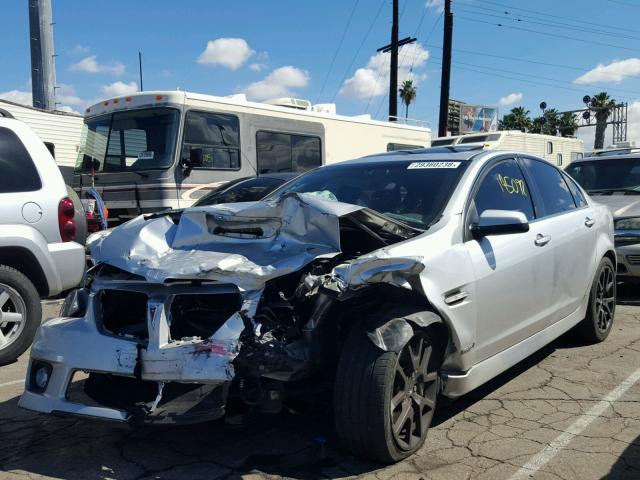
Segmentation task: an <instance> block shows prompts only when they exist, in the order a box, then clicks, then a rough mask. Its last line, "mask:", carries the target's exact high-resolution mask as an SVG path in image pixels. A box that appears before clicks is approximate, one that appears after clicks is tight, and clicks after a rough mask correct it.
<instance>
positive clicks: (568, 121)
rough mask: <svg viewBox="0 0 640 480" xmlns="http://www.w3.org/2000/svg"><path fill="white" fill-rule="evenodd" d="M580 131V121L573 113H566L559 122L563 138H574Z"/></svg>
mask: <svg viewBox="0 0 640 480" xmlns="http://www.w3.org/2000/svg"><path fill="white" fill-rule="evenodd" d="M577 129H578V119H577V118H576V116H575V114H573V113H571V112H564V113H563V114H562V115H561V116H560V119H559V120H558V130H559V131H560V135H561V136H563V137H573V136H575V134H576V130H577Z"/></svg>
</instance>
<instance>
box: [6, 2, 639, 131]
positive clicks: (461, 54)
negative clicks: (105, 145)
mask: <svg viewBox="0 0 640 480" xmlns="http://www.w3.org/2000/svg"><path fill="white" fill-rule="evenodd" d="M52 2H53V17H54V22H55V26H54V36H55V37H54V43H55V49H56V53H57V54H58V57H57V59H56V68H57V81H58V84H59V85H60V87H61V88H60V89H59V90H58V97H59V98H58V100H59V101H60V102H61V104H62V105H63V106H66V107H68V108H71V109H73V110H77V111H82V109H83V108H84V107H85V106H86V105H87V104H89V103H92V102H94V101H97V100H99V99H101V98H104V97H108V96H113V95H119V94H123V93H126V92H128V91H131V90H135V89H137V88H138V87H139V85H138V69H137V53H138V50H141V51H142V52H143V60H144V87H145V90H149V89H175V88H180V89H184V90H193V91H197V92H204V93H211V94H216V95H227V94H231V93H236V92H246V93H248V94H249V96H250V97H253V98H255V99H263V98H265V97H269V96H281V95H280V94H283V95H285V94H286V95H293V96H296V97H300V98H308V99H310V100H311V101H312V102H313V103H318V102H320V103H325V102H331V101H334V102H335V103H337V108H338V112H339V113H345V114H361V113H370V114H372V115H373V116H376V117H378V118H383V117H384V116H385V115H386V109H387V100H386V92H387V90H388V88H387V87H386V85H387V84H386V82H387V76H388V75H387V72H388V59H387V58H386V57H383V56H379V55H378V56H376V48H378V47H380V46H382V45H385V44H386V43H388V41H389V34H390V17H391V0H358V1H357V3H356V0H322V1H320V0H279V1H276V0H272V1H264V0H263V1H253V0H236V1H226V2H223V1H211V0H210V1H204V0H183V1H182V2H176V1H175V0H172V1H168V0H155V1H153V2H151V1H136V2H133V1H123V0H91V1H82V2H81V1H72V0H52ZM2 3H3V5H2V18H3V22H2V23H3V28H2V29H1V31H0V39H1V40H2V45H4V46H5V47H3V48H2V49H1V50H0V65H2V75H0V96H1V97H4V98H9V99H13V100H18V101H29V98H28V95H29V92H30V86H29V77H30V63H29V42H28V38H29V33H28V15H27V2H26V1H24V0H4V1H3V2H2ZM453 5H454V6H453V11H454V18H455V20H454V21H455V26H454V65H453V73H452V84H451V96H452V98H456V99H460V100H463V101H466V102H470V103H479V104H486V105H498V106H499V107H500V109H501V113H504V112H507V111H508V110H509V109H510V108H511V107H513V106H516V105H522V106H524V107H526V108H527V109H529V110H531V112H532V114H538V113H539V109H538V104H539V103H540V101H542V100H545V101H546V102H547V104H548V105H549V106H550V107H556V108H558V109H560V110H564V109H571V108H579V107H581V99H582V97H583V95H585V94H592V93H596V92H598V91H600V90H602V89H603V88H604V89H606V90H607V91H609V92H610V93H611V94H612V96H614V97H615V98H617V99H619V100H627V101H629V102H630V105H632V106H633V108H632V109H631V114H630V116H631V117H632V120H634V122H635V120H638V124H640V102H639V103H637V104H635V103H633V102H635V101H637V100H640V27H638V26H637V19H638V18H640V1H638V0H562V1H558V0H538V1H536V2H522V1H519V0H494V1H491V2H490V1H488V0H487V1H485V0H455V1H454V2H453ZM354 6H355V10H354ZM400 10H401V12H402V16H401V22H400V35H401V37H404V36H414V35H415V36H417V37H418V41H419V45H418V46H413V47H410V48H409V49H407V51H405V52H404V53H401V67H403V68H401V72H400V77H401V78H406V77H408V76H410V77H412V78H414V79H415V81H416V82H417V83H418V87H417V99H416V101H415V103H414V104H412V105H411V107H410V112H409V116H410V117H412V118H418V119H423V120H426V121H428V122H429V123H431V125H432V126H434V127H435V126H436V123H437V114H438V98H439V97H438V96H439V87H440V58H441V52H442V51H441V49H440V46H441V45H442V16H441V0H400ZM352 12H354V13H353V16H352V17H351V13H352ZM505 12H508V13H506V14H505ZM350 17H351V20H350V21H349V19H350ZM347 23H349V28H348V29H346V30H345V26H346V25H347ZM498 23H500V24H502V25H503V26H502V27H499V26H497V25H496V24H498ZM603 33H606V34H603ZM343 34H344V38H343V40H342V43H341V45H340V48H339V49H338V48H337V47H338V45H339V43H340V40H341V38H342V36H343ZM564 37H572V38H564ZM221 39H222V40H221ZM576 39H579V40H576ZM7 45H9V46H10V48H7V47H6V46H7ZM492 55H493V56H492ZM334 57H335V60H333V59H334ZM501 57H505V58H501ZM332 60H333V65H332ZM532 62H539V63H532ZM545 64H549V65H545ZM598 65H602V67H599V68H597V67H598ZM330 66H331V69H330ZM594 69H595V70H594ZM325 78H326V82H325ZM501 99H502V104H500V100H501ZM510 102H511V103H510ZM401 111H402V112H403V111H404V110H403V109H402V110H401ZM636 131H637V133H638V134H640V128H639V129H637V130H636V128H635V123H634V126H633V128H632V129H631V132H630V133H631V134H632V135H635V134H636ZM635 139H636V140H637V141H640V138H635Z"/></svg>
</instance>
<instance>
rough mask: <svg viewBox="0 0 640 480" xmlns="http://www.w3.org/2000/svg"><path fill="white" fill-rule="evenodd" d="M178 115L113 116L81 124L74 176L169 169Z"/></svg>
mask: <svg viewBox="0 0 640 480" xmlns="http://www.w3.org/2000/svg"><path fill="white" fill-rule="evenodd" d="M179 115H180V113H179V112H178V110H176V109H174V108H148V109H144V110H131V111H126V112H115V113H112V114H107V115H103V116H100V117H96V118H91V119H88V120H86V121H85V124H84V127H83V130H82V140H81V142H80V149H79V152H78V161H77V163H76V172H90V171H93V172H118V171H120V172H121V171H137V170H152V169H164V168H168V167H170V166H171V164H172V162H173V158H174V151H175V145H176V139H177V133H178V122H179Z"/></svg>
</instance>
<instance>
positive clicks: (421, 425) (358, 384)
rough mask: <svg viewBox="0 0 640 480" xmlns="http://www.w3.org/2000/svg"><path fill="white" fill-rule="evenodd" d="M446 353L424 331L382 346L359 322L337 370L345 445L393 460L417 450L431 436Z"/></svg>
mask: <svg viewBox="0 0 640 480" xmlns="http://www.w3.org/2000/svg"><path fill="white" fill-rule="evenodd" d="M439 367H440V355H439V349H438V348H437V343H436V342H435V339H434V338H432V336H431V335H429V334H428V333H425V332H422V331H419V332H416V333H415V334H414V336H413V337H412V338H411V340H409V342H408V343H407V345H405V347H404V348H403V349H402V350H401V351H400V352H399V353H395V352H385V351H383V350H381V349H379V348H378V347H376V346H375V345H374V344H373V343H372V342H371V340H369V338H367V335H366V333H365V332H363V331H362V330H360V329H358V328H357V327H356V328H354V329H353V330H352V332H351V334H350V336H349V338H348V339H347V341H346V343H345V345H344V348H343V350H342V355H341V357H340V362H339V364H338V371H337V375H336V384H335V390H334V410H335V423H336V430H337V433H338V436H339V437H340V439H341V440H342V442H343V444H344V446H345V447H346V448H347V449H349V450H350V451H351V452H353V453H354V454H355V455H357V456H359V457H364V458H367V459H369V460H373V461H376V462H382V463H393V462H397V461H399V460H402V459H403V458H406V457H408V456H410V455H411V454H413V453H414V452H415V451H417V450H418V449H419V448H420V447H421V446H422V445H423V444H424V441H425V439H426V436H427V431H428V429H429V426H430V424H431V419H432V418H433V412H434V410H435V404H436V398H437V395H438V385H439V372H438V369H439Z"/></svg>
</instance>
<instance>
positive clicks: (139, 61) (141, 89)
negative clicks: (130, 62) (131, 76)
mask: <svg viewBox="0 0 640 480" xmlns="http://www.w3.org/2000/svg"><path fill="white" fill-rule="evenodd" d="M138 68H139V69H140V91H141V92H144V86H143V85H142V52H140V51H138Z"/></svg>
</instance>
